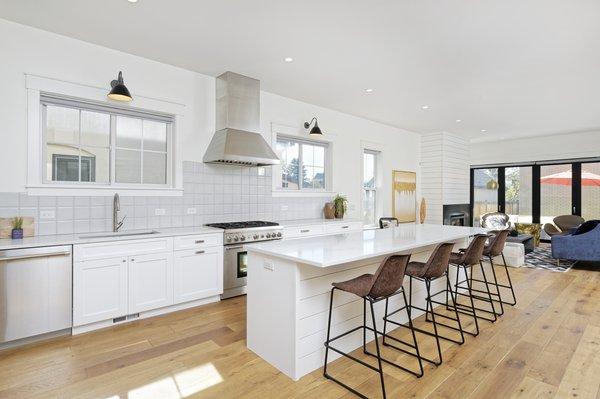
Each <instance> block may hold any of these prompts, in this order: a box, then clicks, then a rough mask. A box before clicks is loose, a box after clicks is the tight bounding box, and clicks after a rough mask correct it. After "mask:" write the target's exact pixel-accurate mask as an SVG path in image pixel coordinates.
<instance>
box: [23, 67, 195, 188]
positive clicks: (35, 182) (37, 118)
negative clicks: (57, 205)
mask: <svg viewBox="0 0 600 399" xmlns="http://www.w3.org/2000/svg"><path fill="white" fill-rule="evenodd" d="M25 77H26V89H27V146H28V161H27V185H26V188H27V193H28V194H30V195H42V196H43V195H56V196H92V195H94V196H102V195H105V196H112V195H113V194H114V193H115V192H117V193H119V194H123V195H128V196H150V195H151V196H181V195H183V177H182V166H181V162H180V161H179V160H180V159H181V156H180V152H181V145H180V144H179V136H178V134H177V126H179V125H180V123H181V121H182V120H183V117H184V109H185V106H184V105H182V104H177V103H173V102H169V101H163V100H157V99H153V98H148V97H143V96H139V95H134V101H132V102H131V103H127V104H123V103H115V102H114V101H111V100H108V99H107V97H106V94H107V89H106V88H98V87H92V86H86V85H81V84H78V83H72V82H65V81H62V80H56V79H50V78H45V77H40V76H35V75H25ZM43 96H49V97H54V98H62V99H65V100H71V101H74V102H80V103H82V104H85V103H89V104H90V107H92V108H93V107H95V108H96V109H97V110H100V112H107V111H102V110H101V109H102V108H106V109H107V110H110V109H112V110H114V112H115V113H117V114H120V113H122V114H124V115H125V116H127V115H131V116H134V117H135V115H144V114H146V115H149V116H148V118H147V119H152V117H151V115H164V116H167V115H168V116H169V117H172V122H171V124H170V131H169V132H167V134H168V142H167V148H168V155H167V184H164V185H162V184H158V185H157V184H141V183H133V184H128V183H127V184H126V183H112V184H104V183H95V182H56V181H47V180H46V179H45V172H46V171H45V169H44V166H45V165H44V164H45V161H46V158H45V151H46V141H45V124H44V121H45V118H43V116H42V110H43V108H42V104H41V99H42V97H43ZM115 119H116V118H115V117H113V116H111V124H112V123H114V120H115ZM112 128H113V126H111V131H113V129H112ZM111 135H112V134H111ZM111 140H112V137H111ZM113 144H116V143H114V142H112V141H111V147H110V159H111V161H110V162H111V165H110V173H111V179H110V181H113V182H114V175H113V174H114V170H115V169H114V164H113V163H114V160H115V157H114V155H115V154H114V149H115V147H116V146H115V145H113Z"/></svg>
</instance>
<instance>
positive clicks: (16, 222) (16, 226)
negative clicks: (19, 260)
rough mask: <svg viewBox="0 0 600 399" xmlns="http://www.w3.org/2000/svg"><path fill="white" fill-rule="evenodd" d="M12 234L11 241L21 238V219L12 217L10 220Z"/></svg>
mask: <svg viewBox="0 0 600 399" xmlns="http://www.w3.org/2000/svg"><path fill="white" fill-rule="evenodd" d="M11 225H12V232H11V237H12V238H13V239H18V238H23V218H22V217H14V218H12V220H11Z"/></svg>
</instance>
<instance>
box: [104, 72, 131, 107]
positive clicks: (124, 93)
mask: <svg viewBox="0 0 600 399" xmlns="http://www.w3.org/2000/svg"><path fill="white" fill-rule="evenodd" d="M110 87H112V89H111V90H110V92H109V93H108V95H107V97H108V98H110V99H111V100H115V101H131V100H133V97H131V94H130V93H129V90H127V87H125V83H123V73H122V72H121V71H119V77H117V79H116V80H113V81H112V82H110Z"/></svg>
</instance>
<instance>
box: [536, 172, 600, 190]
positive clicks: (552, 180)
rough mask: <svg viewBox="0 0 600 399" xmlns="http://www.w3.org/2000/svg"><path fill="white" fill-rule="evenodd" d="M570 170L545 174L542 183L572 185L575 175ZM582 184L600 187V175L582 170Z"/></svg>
mask: <svg viewBox="0 0 600 399" xmlns="http://www.w3.org/2000/svg"><path fill="white" fill-rule="evenodd" d="M572 175H573V174H572V172H571V171H570V170H568V171H566V172H560V173H555V174H553V175H548V176H544V177H542V178H541V179H540V182H541V183H542V184H558V185H561V186H570V185H571V184H572V180H573V176H572ZM581 185H582V186H595V187H600V176H598V175H596V174H594V173H590V172H586V171H585V170H583V171H581Z"/></svg>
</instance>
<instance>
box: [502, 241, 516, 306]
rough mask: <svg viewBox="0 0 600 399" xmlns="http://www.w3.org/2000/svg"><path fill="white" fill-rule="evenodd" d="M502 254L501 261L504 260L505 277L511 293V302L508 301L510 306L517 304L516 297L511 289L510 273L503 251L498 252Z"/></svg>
mask: <svg viewBox="0 0 600 399" xmlns="http://www.w3.org/2000/svg"><path fill="white" fill-rule="evenodd" d="M500 254H501V255H502V261H503V262H504V270H505V271H506V277H507V278H508V286H509V287H510V292H511V294H512V298H513V300H512V303H508V302H507V303H508V304H509V305H511V306H514V305H516V304H517V297H516V296H515V290H514V289H513V285H512V281H511V280H510V274H509V273H508V266H507V265H506V258H505V257H504V252H501V253H500Z"/></svg>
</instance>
